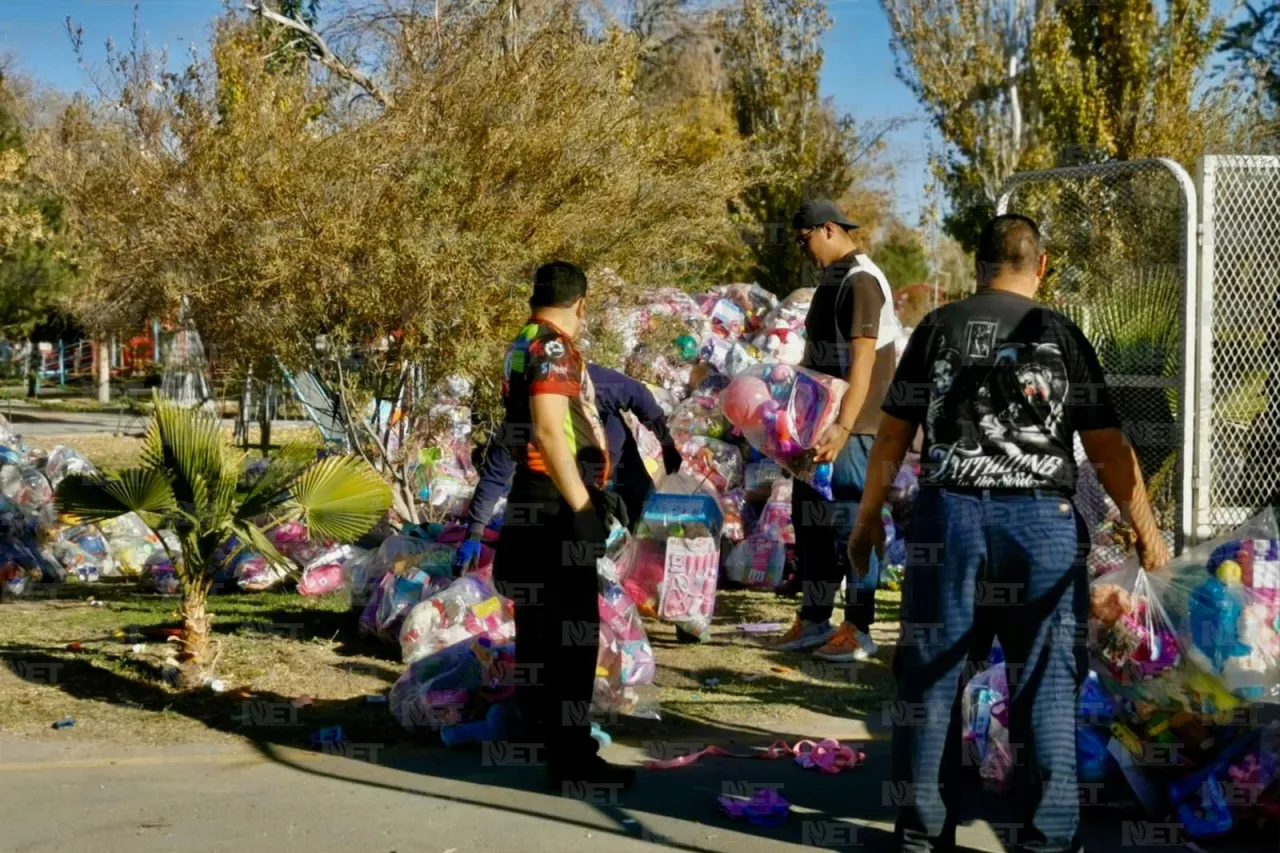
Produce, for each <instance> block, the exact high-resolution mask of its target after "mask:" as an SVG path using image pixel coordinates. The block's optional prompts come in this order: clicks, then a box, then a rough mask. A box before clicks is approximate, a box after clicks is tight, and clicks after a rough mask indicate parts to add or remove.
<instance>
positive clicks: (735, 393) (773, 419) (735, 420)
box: [720, 364, 849, 499]
mask: <svg viewBox="0 0 1280 853" xmlns="http://www.w3.org/2000/svg"><path fill="white" fill-rule="evenodd" d="M848 387H849V386H848V384H847V383H845V382H844V381H843V380H840V379H836V378H834V377H831V376H827V375H825V374H821V373H815V372H813V371H811V370H806V369H804V368H802V367H791V366H790V365H786V364H773V365H768V364H762V365H758V366H757V367H753V368H751V369H749V370H746V371H744V372H743V373H742V374H740V375H739V376H738V377H736V378H735V379H734V380H733V381H732V382H731V383H729V387H727V388H725V390H724V393H723V394H722V395H721V396H720V403H721V407H722V408H723V410H724V414H725V417H726V418H728V419H729V421H730V423H732V424H733V425H734V426H735V427H737V428H738V429H739V430H740V431H741V432H742V434H743V436H745V437H746V439H747V441H749V442H751V445H752V446H753V447H755V448H756V449H757V450H759V451H760V452H761V453H763V454H765V455H766V456H768V457H769V458H770V459H772V460H774V461H775V462H777V463H778V464H779V465H781V466H782V467H783V468H785V469H787V470H788V471H790V472H791V473H792V474H793V475H795V476H796V477H799V478H801V479H802V480H804V481H805V482H808V483H810V484H811V485H813V487H814V488H815V489H817V490H818V491H819V492H820V493H822V494H823V496H824V497H826V498H828V499H830V497H831V482H830V476H831V470H830V468H831V466H830V465H828V464H823V465H815V463H814V461H813V454H812V452H811V451H812V449H813V447H814V445H815V444H817V443H818V440H819V439H820V438H821V437H822V434H823V433H824V432H826V430H827V429H828V428H829V427H830V426H831V425H832V424H833V423H835V420H836V416H837V415H838V414H839V410H840V401H841V399H843V397H844V393H845V391H846V390H848Z"/></svg>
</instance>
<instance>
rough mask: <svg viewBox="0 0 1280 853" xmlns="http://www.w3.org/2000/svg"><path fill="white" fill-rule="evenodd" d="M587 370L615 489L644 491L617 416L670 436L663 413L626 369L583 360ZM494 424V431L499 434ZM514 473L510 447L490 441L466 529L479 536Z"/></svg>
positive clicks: (636, 453) (643, 473)
mask: <svg viewBox="0 0 1280 853" xmlns="http://www.w3.org/2000/svg"><path fill="white" fill-rule="evenodd" d="M587 372H588V373H589V374H590V375H591V383H592V384H593V385H594V386H595V391H596V408H597V409H598V410H599V412H600V419H601V421H603V422H604V429H605V432H606V433H607V434H608V437H609V463H610V464H609V468H610V470H611V471H613V472H614V482H615V486H616V487H617V488H618V490H619V491H629V492H635V491H636V490H638V489H643V490H644V491H647V485H648V484H646V483H644V481H642V480H641V479H640V478H641V477H643V478H645V480H648V479H649V473H648V471H647V470H645V467H644V460H643V459H642V458H641V456H640V450H639V447H638V446H637V445H636V440H635V437H634V436H633V435H632V434H631V430H629V429H627V424H626V421H624V420H623V419H622V413H623V412H631V413H632V414H634V415H635V416H636V419H637V420H639V421H640V423H641V424H643V425H644V426H645V427H646V428H647V429H648V430H649V431H650V432H652V433H653V434H654V435H655V436H656V437H657V439H658V441H660V442H662V443H663V444H666V443H667V442H669V441H670V440H671V438H670V435H669V433H668V432H667V418H666V415H665V414H664V413H663V411H662V407H661V406H659V405H658V401H657V400H655V399H654V398H653V395H652V394H650V393H649V389H647V388H645V387H644V385H643V384H642V383H640V382H637V381H636V380H634V379H632V378H631V377H630V376H627V375H626V374H623V373H619V372H618V371H616V370H610V369H609V368H607V367H601V366H600V365H598V364H588V365H587ZM502 432H503V431H502V430H499V435H501V434H502ZM515 473H516V462H515V460H514V459H513V458H512V457H511V451H510V449H509V448H507V447H505V446H504V445H503V444H502V443H501V442H499V441H491V442H489V446H488V447H487V448H485V454H484V461H483V463H481V466H480V482H479V483H478V484H477V485H476V491H475V494H474V495H473V496H472V498H471V507H470V510H469V511H468V513H467V521H468V527H469V533H470V535H472V536H478V535H480V533H481V532H482V531H483V530H484V528H485V525H487V524H488V523H489V519H490V518H492V517H493V510H494V507H495V506H497V503H498V500H499V499H500V498H502V497H503V496H504V495H505V494H506V493H507V492H508V491H509V490H510V489H511V479H512V477H514V476H515Z"/></svg>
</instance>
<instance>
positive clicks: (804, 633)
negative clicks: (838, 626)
mask: <svg viewBox="0 0 1280 853" xmlns="http://www.w3.org/2000/svg"><path fill="white" fill-rule="evenodd" d="M834 632H835V629H834V628H832V627H831V623H830V622H806V621H804V620H803V619H801V618H800V617H798V616H797V617H796V621H794V622H792V623H791V627H790V628H788V629H787V633H785V634H783V635H782V636H781V637H780V638H778V641H777V642H776V643H774V645H773V647H774V648H775V649H777V650H778V651H780V652H798V651H801V650H803V649H812V648H816V647H818V646H820V645H822V644H823V643H825V642H826V641H827V640H829V639H831V635H832V633H834Z"/></svg>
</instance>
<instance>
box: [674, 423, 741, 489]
mask: <svg viewBox="0 0 1280 853" xmlns="http://www.w3.org/2000/svg"><path fill="white" fill-rule="evenodd" d="M676 446H677V447H678V448H679V449H680V455H681V456H683V457H684V467H683V468H682V469H681V470H682V471H684V472H685V473H687V474H689V476H691V477H694V478H695V479H696V480H697V481H699V482H701V483H705V484H706V485H707V486H710V487H711V488H712V489H714V490H715V491H716V492H721V493H722V492H726V491H728V490H729V489H735V488H737V487H738V486H740V485H742V471H743V463H742V451H741V450H739V449H738V448H737V447H736V446H735V445H732V444H729V443H728V442H725V441H717V440H716V439H714V438H707V437H706V436H704V435H693V436H689V437H688V438H686V439H685V440H684V441H682V442H679V443H678V444H677V445H676Z"/></svg>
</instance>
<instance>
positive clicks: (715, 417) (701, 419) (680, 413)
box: [667, 394, 730, 441]
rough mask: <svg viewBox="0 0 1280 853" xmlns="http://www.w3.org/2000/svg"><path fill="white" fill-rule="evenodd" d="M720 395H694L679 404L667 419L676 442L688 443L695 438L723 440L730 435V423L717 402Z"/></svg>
mask: <svg viewBox="0 0 1280 853" xmlns="http://www.w3.org/2000/svg"><path fill="white" fill-rule="evenodd" d="M718 396H719V395H718V394H694V395H693V396H691V397H689V399H687V400H685V401H684V402H682V403H679V404H678V405H677V406H676V407H675V409H674V410H673V411H672V412H671V416H670V417H668V418H667V427H668V429H670V431H671V435H672V437H673V438H674V439H675V440H676V441H686V440H688V439H689V438H692V437H693V436H704V437H706V438H714V439H716V440H717V441H720V440H723V439H724V437H725V436H726V435H727V434H728V433H729V430H730V427H729V423H728V422H727V421H726V420H725V419H724V415H723V414H721V412H720V406H719V404H718V403H717V402H716V401H717V398H718Z"/></svg>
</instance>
